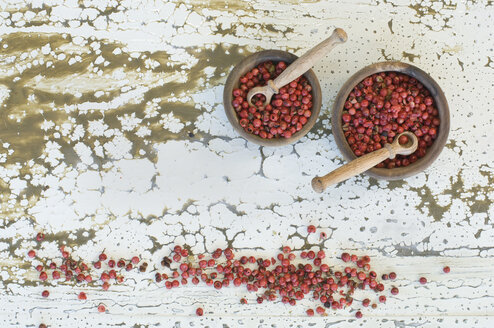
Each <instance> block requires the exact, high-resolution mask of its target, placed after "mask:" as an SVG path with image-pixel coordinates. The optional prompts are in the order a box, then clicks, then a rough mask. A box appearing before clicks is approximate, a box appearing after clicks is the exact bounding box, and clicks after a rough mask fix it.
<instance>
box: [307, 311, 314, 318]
mask: <svg viewBox="0 0 494 328" xmlns="http://www.w3.org/2000/svg"><path fill="white" fill-rule="evenodd" d="M306 313H307V315H308V316H309V317H313V316H314V310H312V309H308V310H307V311H306Z"/></svg>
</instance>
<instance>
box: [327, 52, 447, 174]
mask: <svg viewBox="0 0 494 328" xmlns="http://www.w3.org/2000/svg"><path fill="white" fill-rule="evenodd" d="M391 71H393V72H399V73H403V74H406V75H408V76H411V77H414V78H416V79H417V80H418V81H419V82H420V83H422V84H423V85H424V86H425V87H426V88H427V90H429V92H430V93H431V97H432V98H433V99H434V102H435V105H436V107H437V110H438V111H439V119H440V120H441V124H440V125H439V132H438V135H437V138H436V140H434V143H433V144H432V146H431V147H429V148H428V149H427V153H426V154H425V156H424V157H422V158H420V159H419V160H417V161H416V162H415V163H413V164H410V165H408V166H406V167H397V168H393V169H386V168H375V167H374V168H372V169H370V170H368V171H366V172H365V174H367V175H369V176H371V177H374V178H376V179H385V180H399V179H404V178H407V177H410V176H412V175H414V174H417V173H419V172H421V171H423V170H425V169H426V168H427V167H428V166H429V165H431V164H432V162H434V160H436V158H437V157H438V156H439V154H440V153H441V151H442V149H443V148H444V145H445V144H446V141H447V140H448V134H449V124H450V118H449V107H448V102H447V101H446V97H445V96H444V93H443V91H442V90H441V88H440V87H439V85H438V84H437V83H436V81H434V80H433V79H432V77H430V76H429V74H427V73H426V72H424V71H422V70H421V69H419V68H417V67H415V66H413V65H410V64H406V63H402V62H398V61H389V62H381V63H376V64H372V65H369V66H367V67H364V68H363V69H361V70H360V71H358V72H357V73H355V74H354V75H353V76H352V77H350V79H348V81H346V83H345V84H344V85H343V87H342V88H341V89H340V92H339V93H338V95H337V96H336V100H335V103H334V107H333V111H332V117H331V125H332V130H333V135H334V138H335V141H336V144H337V145H338V148H339V149H340V150H341V152H342V153H343V156H344V157H345V159H346V160H347V161H352V160H354V159H355V158H357V156H355V154H354V153H353V151H352V149H351V148H350V145H349V144H348V142H347V141H346V138H345V135H344V134H343V129H342V125H343V124H342V119H341V116H342V113H343V109H344V105H345V101H346V99H347V98H348V95H349V94H350V92H351V91H352V90H353V88H354V87H355V86H356V85H357V84H358V83H360V82H361V81H362V80H364V79H365V78H366V77H368V76H369V75H372V74H375V73H380V72H391Z"/></svg>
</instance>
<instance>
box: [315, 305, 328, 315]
mask: <svg viewBox="0 0 494 328" xmlns="http://www.w3.org/2000/svg"><path fill="white" fill-rule="evenodd" d="M316 312H317V313H318V314H323V313H324V312H326V310H325V309H324V308H323V307H321V306H318V307H317V308H316Z"/></svg>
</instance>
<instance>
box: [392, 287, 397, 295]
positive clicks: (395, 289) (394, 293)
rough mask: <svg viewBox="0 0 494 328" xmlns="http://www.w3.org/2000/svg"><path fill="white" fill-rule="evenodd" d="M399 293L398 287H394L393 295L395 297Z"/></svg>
mask: <svg viewBox="0 0 494 328" xmlns="http://www.w3.org/2000/svg"><path fill="white" fill-rule="evenodd" d="M398 293H399V290H398V288H397V287H393V288H391V294H393V295H398Z"/></svg>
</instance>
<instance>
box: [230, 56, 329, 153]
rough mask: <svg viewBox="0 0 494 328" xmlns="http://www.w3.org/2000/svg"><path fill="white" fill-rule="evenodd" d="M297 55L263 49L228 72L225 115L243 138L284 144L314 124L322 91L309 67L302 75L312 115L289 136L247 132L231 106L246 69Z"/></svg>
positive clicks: (262, 142)
mask: <svg viewBox="0 0 494 328" xmlns="http://www.w3.org/2000/svg"><path fill="white" fill-rule="evenodd" d="M297 58H298V57H297V56H296V55H294V54H291V53H289V52H286V51H281V50H265V51H261V52H257V53H255V54H252V55H250V56H248V57H246V58H244V59H243V60H242V61H241V62H240V63H239V64H238V65H237V66H235V68H234V69H233V70H232V71H231V72H230V75H228V78H227V80H226V83H225V89H224V91H223V106H224V107H225V112H226V116H227V117H228V120H229V121H230V123H231V124H232V126H233V128H234V129H235V131H237V132H238V134H240V135H241V136H242V137H244V138H245V139H247V140H249V141H252V142H253V143H256V144H258V145H261V146H284V145H288V144H291V143H294V142H295V141H297V140H299V139H300V138H302V137H303V136H305V135H306V134H307V133H308V132H309V131H310V129H311V128H312V127H313V126H314V124H315V123H316V121H317V117H318V116H319V112H320V111H321V103H322V93H321V86H320V85H319V81H318V80H317V77H316V74H315V73H314V72H313V71H312V70H311V69H310V70H308V71H307V72H306V73H305V74H304V77H305V78H306V79H307V81H308V82H309V83H310V85H311V86H312V91H311V92H312V115H311V117H310V118H309V119H308V120H307V123H306V124H305V125H304V126H303V127H302V129H301V130H300V131H297V132H296V133H294V134H293V135H292V136H291V137H290V138H288V139H287V138H283V137H281V138H273V139H263V138H261V137H259V136H257V135H255V134H251V133H248V132H247V131H245V130H244V129H243V128H242V126H241V125H240V122H239V119H238V116H237V113H236V112H235V108H233V105H232V101H233V95H232V93H233V89H236V88H238V86H239V84H240V83H239V80H240V77H242V76H243V75H244V74H246V73H247V72H248V71H250V70H251V69H253V68H254V67H255V66H257V65H259V64H261V63H263V62H266V61H269V60H271V61H274V62H279V61H284V62H286V63H287V64H288V65H289V64H290V63H292V62H294V61H295V60H296V59H297Z"/></svg>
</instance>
